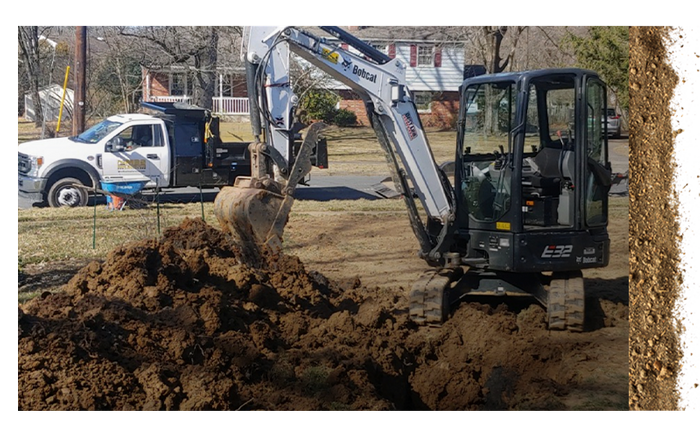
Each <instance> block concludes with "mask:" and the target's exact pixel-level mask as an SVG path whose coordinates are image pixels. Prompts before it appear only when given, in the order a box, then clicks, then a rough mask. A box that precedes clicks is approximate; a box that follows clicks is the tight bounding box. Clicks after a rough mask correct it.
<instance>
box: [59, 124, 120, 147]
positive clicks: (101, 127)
mask: <svg viewBox="0 0 700 438" xmlns="http://www.w3.org/2000/svg"><path fill="white" fill-rule="evenodd" d="M121 125H122V124H121V123H120V122H114V121H111V120H103V121H101V122H100V123H98V124H97V125H95V126H93V127H91V128H90V129H88V130H87V131H85V132H83V133H82V134H79V135H78V136H76V137H71V140H73V141H78V142H80V143H97V142H98V141H100V140H102V139H103V138H105V137H106V136H107V134H109V133H110V132H112V131H114V130H115V129H116V128H117V127H119V126H121Z"/></svg>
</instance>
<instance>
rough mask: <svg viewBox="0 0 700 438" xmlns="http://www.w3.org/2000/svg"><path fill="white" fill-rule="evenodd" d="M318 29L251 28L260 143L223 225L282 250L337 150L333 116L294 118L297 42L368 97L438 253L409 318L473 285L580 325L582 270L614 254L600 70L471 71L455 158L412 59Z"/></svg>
mask: <svg viewBox="0 0 700 438" xmlns="http://www.w3.org/2000/svg"><path fill="white" fill-rule="evenodd" d="M320 29H321V31H323V32H324V33H325V34H328V35H329V36H330V38H329V36H326V37H323V38H322V37H319V36H316V35H315V34H313V33H311V32H309V31H308V30H306V29H301V28H295V27H252V28H246V29H245V32H244V52H245V53H244V59H245V64H246V76H247V86H248V93H249V97H250V104H251V122H252V126H253V134H254V136H255V139H256V141H255V142H253V143H252V144H251V145H250V148H249V149H250V154H251V160H252V164H251V175H250V176H249V177H238V178H237V179H236V181H235V183H234V185H233V186H229V187H225V188H223V189H222V190H221V192H220V193H219V194H218V196H217V198H216V200H215V207H214V208H215V214H216V216H217V218H218V220H219V222H220V223H221V225H222V228H223V229H224V230H227V231H228V232H229V233H230V234H232V235H233V236H234V238H236V239H237V240H238V241H239V242H241V243H243V244H245V245H247V246H250V247H255V248H266V249H267V250H270V251H280V250H281V245H282V235H283V232H284V226H285V224H286V222H287V219H288V216H289V213H290V210H291V208H292V204H293V202H294V192H295V189H296V188H297V186H298V185H299V184H300V183H303V182H304V181H305V178H306V177H307V175H308V173H309V172H310V171H311V168H312V166H313V165H320V164H319V163H323V164H325V161H326V160H327V158H326V157H327V151H326V145H325V142H323V141H320V137H321V133H322V129H323V126H322V125H321V124H313V125H311V126H310V127H308V129H307V130H306V132H305V135H304V138H303V140H302V141H300V140H299V133H298V132H297V129H296V128H295V121H294V111H295V107H296V106H297V105H298V98H297V96H295V94H294V93H293V90H292V84H291V80H290V52H292V53H294V54H296V55H298V56H299V57H300V58H302V59H303V60H305V61H306V62H307V63H309V64H310V65H312V66H315V67H316V68H318V69H319V70H321V71H323V72H325V73H327V74H328V75H330V76H331V77H332V78H333V79H335V80H337V81H339V82H341V83H342V84H344V85H346V86H347V87H349V88H350V89H351V90H353V91H354V92H355V93H357V95H359V96H360V97H361V99H362V100H363V102H364V104H365V107H366V111H367V115H368V118H369V120H370V124H371V126H372V128H373V129H374V131H375V133H376V136H377V139H378V142H379V144H380V146H381V148H382V149H383V151H384V153H385V156H386V159H387V162H388V165H389V169H390V172H391V177H392V179H393V181H394V183H395V186H396V187H397V191H399V192H400V193H401V194H402V195H403V196H402V197H403V199H404V200H405V203H406V207H407V210H408V216H409V219H410V223H411V226H412V229H413V232H414V234H415V236H416V238H417V240H418V243H419V247H420V250H419V256H420V257H421V258H423V259H424V260H425V261H426V262H427V265H428V266H427V268H428V269H427V270H426V271H425V272H424V273H422V274H421V275H420V276H418V277H417V278H418V279H417V281H416V283H415V284H414V286H413V288H412V290H411V294H410V304H409V306H410V308H409V314H410V317H411V319H412V320H413V321H415V322H416V323H417V324H420V325H439V324H441V323H442V322H444V321H445V320H446V319H447V318H448V317H449V313H450V306H451V305H452V304H454V303H456V302H458V301H459V300H460V299H463V298H464V297H465V296H468V295H473V294H476V295H480V294H489V295H496V296H505V295H527V296H531V297H534V298H535V299H537V300H538V301H539V302H540V303H541V304H542V305H543V306H544V307H545V308H546V309H547V321H548V324H549V328H550V329H552V330H569V331H582V330H583V329H584V319H585V292H584V282H583V275H582V270H584V269H589V268H600V267H604V266H607V264H608V259H609V252H610V240H609V237H608V232H607V222H608V191H609V189H610V185H611V183H612V179H611V167H610V163H609V161H608V144H607V135H606V132H605V131H606V124H605V114H606V104H607V96H606V86H605V84H604V83H603V81H602V80H601V79H600V78H599V76H598V75H597V74H596V73H595V72H593V71H589V70H583V69H575V68H560V69H544V70H536V71H526V72H517V73H499V74H487V75H481V76H476V77H472V78H468V79H466V80H464V82H463V83H462V85H461V87H460V109H459V119H458V123H457V142H456V150H455V159H454V162H453V163H450V165H449V166H445V165H443V166H440V165H438V164H437V163H436V162H435V159H434V157H433V154H432V151H431V149H430V146H429V144H428V139H427V138H426V135H425V131H424V129H423V127H422V124H421V120H420V118H419V115H418V111H417V109H416V105H415V104H414V101H413V97H412V93H411V91H410V90H409V89H408V87H407V85H406V71H407V67H408V66H407V65H406V63H405V62H404V61H402V60H400V59H397V58H393V59H392V58H390V57H389V56H388V55H386V54H385V53H383V52H381V51H379V50H377V49H376V48H375V47H373V46H371V45H370V44H368V43H366V42H364V41H362V40H360V39H358V38H356V37H355V36H353V35H351V34H350V33H348V32H347V31H345V30H343V29H341V28H339V27H333V26H324V27H320ZM417 202H419V203H420V207H422V208H419V206H418V204H417Z"/></svg>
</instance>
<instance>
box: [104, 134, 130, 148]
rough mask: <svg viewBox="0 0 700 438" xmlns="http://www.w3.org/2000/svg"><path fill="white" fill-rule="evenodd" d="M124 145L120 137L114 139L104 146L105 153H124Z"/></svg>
mask: <svg viewBox="0 0 700 438" xmlns="http://www.w3.org/2000/svg"><path fill="white" fill-rule="evenodd" d="M125 150H126V145H125V144H124V139H123V138H121V137H114V138H113V139H111V140H110V141H108V142H107V144H105V152H124V151H125Z"/></svg>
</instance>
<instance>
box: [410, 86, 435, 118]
mask: <svg viewBox="0 0 700 438" xmlns="http://www.w3.org/2000/svg"><path fill="white" fill-rule="evenodd" d="M413 103H415V105H416V109H417V110H418V112H419V113H429V112H430V111H431V107H430V106H431V104H432V103H433V93H431V92H430V91H414V92H413Z"/></svg>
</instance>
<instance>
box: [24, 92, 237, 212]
mask: <svg viewBox="0 0 700 438" xmlns="http://www.w3.org/2000/svg"><path fill="white" fill-rule="evenodd" d="M143 106H144V107H147V108H149V109H151V110H155V111H157V113H156V114H155V115H147V114H122V115H115V116H112V117H109V118H107V119H105V120H103V121H102V122H100V123H98V124H96V125H94V126H92V127H91V128H90V129H88V130H87V131H85V132H83V133H82V134H80V135H77V136H75V137H68V138H53V139H46V140H37V141H30V142H26V143H22V144H20V145H19V154H18V184H19V194H20V196H23V197H26V198H29V199H30V200H31V201H32V202H33V203H35V204H37V203H38V204H48V205H49V206H51V207H60V206H69V207H77V206H84V205H86V204H87V201H88V195H89V193H88V190H86V189H85V188H84V187H94V188H98V189H99V188H100V185H101V184H100V183H101V182H135V181H145V180H147V184H146V188H147V189H148V188H155V187H161V188H174V187H188V186H191V187H203V188H210V187H220V186H225V185H231V184H233V181H234V180H235V178H236V176H238V175H249V174H250V160H249V159H248V155H249V153H248V150H247V147H248V143H223V142H221V140H220V136H219V119H218V118H216V117H212V116H211V114H210V112H209V111H207V110H205V109H203V108H197V107H192V106H189V105H181V104H172V103H158V104H153V103H144V104H143Z"/></svg>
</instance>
